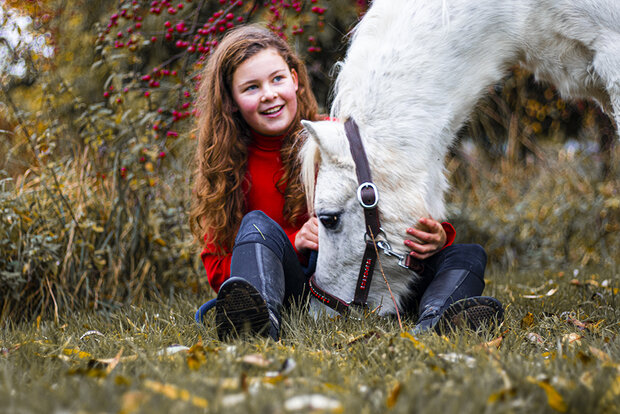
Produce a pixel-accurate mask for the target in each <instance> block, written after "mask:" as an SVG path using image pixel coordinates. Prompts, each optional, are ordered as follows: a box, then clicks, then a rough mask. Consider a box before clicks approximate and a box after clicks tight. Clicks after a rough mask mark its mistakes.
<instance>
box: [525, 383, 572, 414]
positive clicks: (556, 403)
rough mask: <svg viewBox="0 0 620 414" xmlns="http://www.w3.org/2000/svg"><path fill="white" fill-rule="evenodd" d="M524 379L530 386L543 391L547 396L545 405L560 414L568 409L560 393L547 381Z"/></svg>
mask: <svg viewBox="0 0 620 414" xmlns="http://www.w3.org/2000/svg"><path fill="white" fill-rule="evenodd" d="M526 379H527V380H528V381H529V382H531V383H532V384H536V385H538V386H539V387H540V388H542V389H543V390H544V391H545V393H546V394H547V403H548V404H549V407H551V408H553V409H554V410H556V411H558V412H560V413H565V412H566V410H568V407H567V405H566V403H565V402H564V399H563V398H562V396H561V395H560V393H558V392H557V391H556V389H555V388H554V387H553V386H552V385H551V384H549V383H548V382H547V381H539V380H537V379H536V378H533V377H529V376H528V377H527V378H526Z"/></svg>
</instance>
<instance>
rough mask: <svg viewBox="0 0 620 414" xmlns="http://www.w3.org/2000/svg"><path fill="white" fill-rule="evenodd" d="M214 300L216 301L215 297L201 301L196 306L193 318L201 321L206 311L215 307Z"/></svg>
mask: <svg viewBox="0 0 620 414" xmlns="http://www.w3.org/2000/svg"><path fill="white" fill-rule="evenodd" d="M216 301H217V298H214V299H211V300H210V301H208V302H205V303H203V304H202V305H201V306H200V307H199V308H198V310H197V311H196V315H195V316H194V319H196V322H198V323H202V318H204V316H205V314H206V313H207V312H209V311H210V310H211V309H212V308H214V307H215V302H216Z"/></svg>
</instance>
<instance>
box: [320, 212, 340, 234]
mask: <svg viewBox="0 0 620 414" xmlns="http://www.w3.org/2000/svg"><path fill="white" fill-rule="evenodd" d="M319 220H321V223H322V224H323V226H325V228H326V229H330V230H333V229H335V228H336V227H337V226H338V223H340V214H335V213H330V214H319Z"/></svg>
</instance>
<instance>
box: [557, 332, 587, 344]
mask: <svg viewBox="0 0 620 414" xmlns="http://www.w3.org/2000/svg"><path fill="white" fill-rule="evenodd" d="M581 338H583V335H580V334H578V333H575V332H572V333H569V334H566V335H564V336H563V337H562V342H566V343H568V344H577V345H580V344H581Z"/></svg>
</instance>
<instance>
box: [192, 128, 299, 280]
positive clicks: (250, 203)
mask: <svg viewBox="0 0 620 414" xmlns="http://www.w3.org/2000/svg"><path fill="white" fill-rule="evenodd" d="M283 139H284V136H279V137H269V136H265V135H260V134H258V133H256V132H254V131H252V142H251V143H250V145H249V146H248V164H247V170H246V174H245V178H246V179H245V180H244V182H243V192H244V193H245V202H246V204H245V205H246V208H247V212H250V211H253V210H261V211H263V212H264V213H265V214H266V215H267V216H269V217H270V218H271V219H272V220H274V221H275V222H276V223H278V224H279V225H280V226H281V227H282V229H283V230H284V232H285V233H286V235H287V236H288V238H289V240H290V241H291V244H292V245H293V247H294V246H295V236H296V235H297V232H298V231H299V229H300V228H301V226H303V224H304V222H305V220H306V219H307V218H305V217H304V218H302V219H301V220H299V223H297V224H298V225H296V226H291V225H290V224H289V223H288V222H287V221H286V220H285V219H284V214H283V213H282V210H283V208H284V195H283V192H284V191H283V190H284V189H283V188H282V191H279V190H278V188H277V187H276V184H277V183H278V181H279V180H280V178H281V177H282V174H283V173H284V170H283V165H282V160H281V159H280V149H281V147H282V140H283ZM217 251H218V249H217V246H216V245H214V244H209V245H207V246H206V247H205V249H204V250H203V251H202V253H201V255H200V257H201V258H202V262H203V263H204V266H205V269H206V271H207V279H208V280H209V285H211V287H212V288H213V289H214V290H215V291H216V292H217V291H219V290H220V286H221V285H222V283H224V281H226V279H228V277H229V276H230V259H231V252H229V251H226V252H225V253H224V254H218V253H217Z"/></svg>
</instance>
